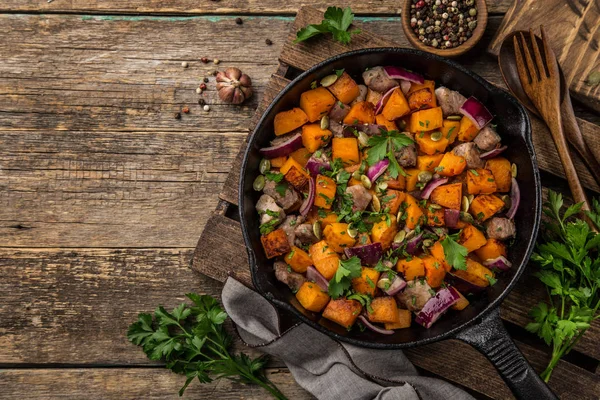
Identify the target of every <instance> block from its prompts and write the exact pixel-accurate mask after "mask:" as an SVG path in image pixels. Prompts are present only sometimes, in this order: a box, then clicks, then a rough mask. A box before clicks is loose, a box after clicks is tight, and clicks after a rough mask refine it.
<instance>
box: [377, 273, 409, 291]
mask: <svg viewBox="0 0 600 400" xmlns="http://www.w3.org/2000/svg"><path fill="white" fill-rule="evenodd" d="M382 280H389V279H388V278H387V275H386V276H384V277H383V278H380V279H379V281H378V282H377V287H378V288H380V289H381V290H383V291H384V292H385V294H387V295H388V296H395V295H396V294H398V293H400V291H401V290H402V289H404V288H405V287H406V281H405V280H404V279H402V278H400V277H399V276H398V275H396V276H394V279H393V280H392V282H391V283H389V286H388V288H387V289H386V288H385V286H386V284H385V283H383V282H381V281H382ZM380 282H381V283H380Z"/></svg>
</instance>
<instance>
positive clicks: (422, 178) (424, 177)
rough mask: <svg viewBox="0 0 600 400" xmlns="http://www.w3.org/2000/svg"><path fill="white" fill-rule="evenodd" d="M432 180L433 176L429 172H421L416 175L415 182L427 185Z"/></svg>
mask: <svg viewBox="0 0 600 400" xmlns="http://www.w3.org/2000/svg"><path fill="white" fill-rule="evenodd" d="M432 179H433V174H432V173H431V172H429V171H421V172H419V174H418V175H417V180H418V181H419V182H421V183H427V182H429V181H430V180H432Z"/></svg>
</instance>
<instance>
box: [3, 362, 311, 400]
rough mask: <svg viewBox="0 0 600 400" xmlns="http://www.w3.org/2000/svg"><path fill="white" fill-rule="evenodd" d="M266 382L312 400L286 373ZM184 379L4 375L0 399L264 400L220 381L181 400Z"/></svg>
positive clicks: (123, 373)
mask: <svg viewBox="0 0 600 400" xmlns="http://www.w3.org/2000/svg"><path fill="white" fill-rule="evenodd" d="M267 377H268V378H269V379H270V380H272V381H273V383H275V384H276V385H277V386H278V387H279V388H280V389H281V390H282V392H283V393H284V394H285V395H286V396H287V397H288V398H289V399H294V400H296V399H298V400H309V399H314V397H313V396H311V395H310V394H309V393H308V392H306V391H305V390H304V389H302V388H301V387H300V386H298V384H296V382H295V381H294V378H293V377H292V375H291V374H290V372H289V371H288V370H287V369H279V368H271V369H268V370H267ZM184 382H185V377H184V376H181V375H175V374H173V373H171V372H169V371H166V370H164V369H162V368H135V369H132V368H92V369H90V368H85V369H77V368H67V369H43V368H42V369H4V370H2V371H0V393H2V398H3V399H5V400H21V399H24V398H28V399H58V398H61V399H63V398H64V399H83V398H85V399H89V400H94V399H97V400H105V399H145V400H164V399H171V400H177V399H188V400H189V399H207V400H211V399H219V400H234V399H235V400H239V399H245V400H264V399H268V398H269V395H268V393H267V392H266V391H264V390H263V389H261V388H260V387H257V386H250V385H243V384H240V383H234V382H232V381H230V380H227V379H223V380H220V381H217V382H213V383H209V384H204V385H201V384H199V383H198V382H193V383H192V384H190V386H189V387H188V388H187V390H186V392H185V395H184V396H183V397H179V396H178V395H177V392H178V391H179V389H180V388H181V386H183V383H184Z"/></svg>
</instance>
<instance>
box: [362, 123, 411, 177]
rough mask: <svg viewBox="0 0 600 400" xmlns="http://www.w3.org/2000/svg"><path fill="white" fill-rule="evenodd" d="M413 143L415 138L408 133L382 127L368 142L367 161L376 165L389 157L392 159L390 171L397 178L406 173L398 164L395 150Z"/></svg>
mask: <svg viewBox="0 0 600 400" xmlns="http://www.w3.org/2000/svg"><path fill="white" fill-rule="evenodd" d="M412 143H414V142H413V140H412V139H411V138H409V137H408V136H407V135H405V134H403V133H400V132H398V131H388V130H386V129H385V128H382V129H381V134H379V135H374V136H371V137H370V138H369V141H368V142H367V146H369V149H368V150H367V163H368V164H369V165H375V164H376V163H377V162H378V161H381V160H383V159H384V158H386V157H387V159H388V160H389V161H390V165H389V166H388V172H389V174H390V176H391V177H392V178H393V179H396V178H397V177H398V174H402V175H406V174H405V172H404V170H403V169H402V167H400V164H398V160H397V159H396V156H395V154H394V152H396V151H398V150H400V149H401V148H403V147H406V146H409V145H411V144H412Z"/></svg>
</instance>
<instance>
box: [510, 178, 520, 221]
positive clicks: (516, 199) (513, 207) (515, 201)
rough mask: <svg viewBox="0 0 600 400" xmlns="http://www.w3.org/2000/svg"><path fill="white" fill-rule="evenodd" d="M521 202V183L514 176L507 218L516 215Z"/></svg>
mask: <svg viewBox="0 0 600 400" xmlns="http://www.w3.org/2000/svg"><path fill="white" fill-rule="evenodd" d="M520 202H521V190H520V189H519V184H518V183H517V180H516V179H515V178H512V179H511V187H510V209H509V210H508V212H507V213H506V217H507V218H509V219H513V218H514V217H515V214H516V213H517V209H518V208H519V203H520Z"/></svg>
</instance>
